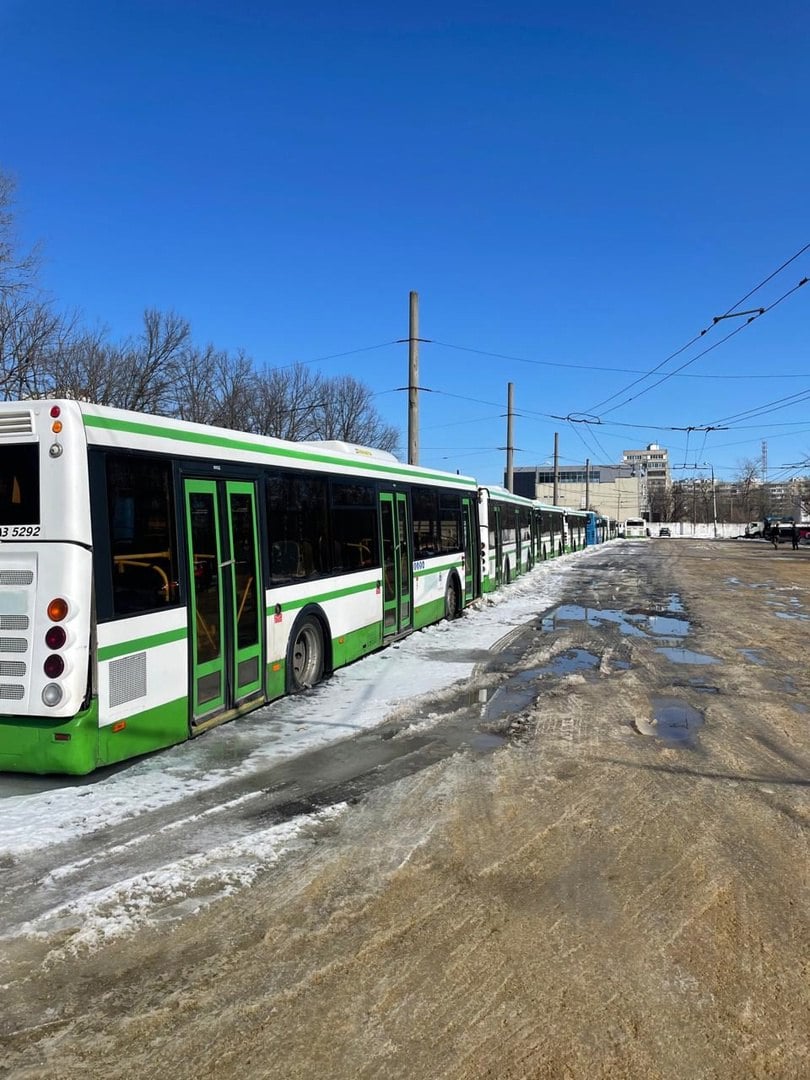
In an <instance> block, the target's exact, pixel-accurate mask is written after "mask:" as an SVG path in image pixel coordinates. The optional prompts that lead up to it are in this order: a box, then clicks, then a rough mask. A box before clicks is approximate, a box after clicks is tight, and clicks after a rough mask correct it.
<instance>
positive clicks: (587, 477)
mask: <svg viewBox="0 0 810 1080" xmlns="http://www.w3.org/2000/svg"><path fill="white" fill-rule="evenodd" d="M590 478H591V459H590V458H585V509H586V510H590V508H591V485H590Z"/></svg>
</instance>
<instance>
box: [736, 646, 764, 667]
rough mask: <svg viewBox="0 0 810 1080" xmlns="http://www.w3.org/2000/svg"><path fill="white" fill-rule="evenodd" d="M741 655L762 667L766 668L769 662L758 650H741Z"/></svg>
mask: <svg viewBox="0 0 810 1080" xmlns="http://www.w3.org/2000/svg"><path fill="white" fill-rule="evenodd" d="M740 653H741V654H742V655H743V656H744V657H745V659H746V660H750V661H751V663H752V664H759V666H760V667H764V666H765V665H766V664H767V662H768V661H767V660H766V659H765V657H764V656H761V655H760V653H759V650H758V649H740Z"/></svg>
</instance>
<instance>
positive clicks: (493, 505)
mask: <svg viewBox="0 0 810 1080" xmlns="http://www.w3.org/2000/svg"><path fill="white" fill-rule="evenodd" d="M478 503H479V506H478V513H479V519H480V525H481V583H482V589H483V591H484V592H492V591H493V590H494V589H497V588H499V587H500V586H501V585H508V584H509V582H510V581H512V580H513V579H514V578H516V577H520V575H521V574H524V573H525V572H526V571H527V570H530V569H531V567H532V566H534V564H535V562H536V561H537V551H536V543H535V536H536V532H535V529H534V508H535V506H536V504H535V503H534V502H533V500H532V499H526V498H524V497H523V496H522V495H513V494H512V493H511V492H510V491H508V490H507V489H506V488H504V487H498V486H497V485H494V484H491V485H489V486H487V487H481V488H479V489H478Z"/></svg>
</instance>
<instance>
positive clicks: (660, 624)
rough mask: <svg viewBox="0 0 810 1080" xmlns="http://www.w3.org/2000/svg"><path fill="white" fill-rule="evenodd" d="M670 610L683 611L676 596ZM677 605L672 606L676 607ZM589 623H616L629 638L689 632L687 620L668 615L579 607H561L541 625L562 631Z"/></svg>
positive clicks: (671, 598) (547, 616) (575, 605)
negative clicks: (565, 626)
mask: <svg viewBox="0 0 810 1080" xmlns="http://www.w3.org/2000/svg"><path fill="white" fill-rule="evenodd" d="M669 604H670V606H669V607H668V608H667V610H668V611H680V610H683V607H682V605H681V604H680V601H679V600H677V598H676V597H670V601H669ZM674 604H675V605H677V606H673V605H674ZM565 622H586V623H587V624H588V625H589V626H596V627H598V626H600V625H602V624H603V623H614V624H615V625H617V626H618V627H619V631H620V633H622V634H625V635H628V636H630V637H641V638H643V637H647V635H648V634H651V635H653V636H657V637H686V635H687V634H688V633H689V621H688V619H676V618H672V617H671V616H667V615H655V614H650V613H648V612H644V611H641V612H635V611H619V610H617V609H615V608H589V607H580V606H579V605H578V604H561V605H560V607H558V608H555V609H554V611H550V612H549V613H548V615H545V616H544V617H543V619H542V621H541V623H540V628H541V630H544V631H546V632H548V631H551V630H557V629H559V624H560V623H565Z"/></svg>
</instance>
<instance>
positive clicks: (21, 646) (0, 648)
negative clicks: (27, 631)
mask: <svg viewBox="0 0 810 1080" xmlns="http://www.w3.org/2000/svg"><path fill="white" fill-rule="evenodd" d="M27 649H28V642H27V641H26V640H25V638H22V637H0V652H26V650H27Z"/></svg>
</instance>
